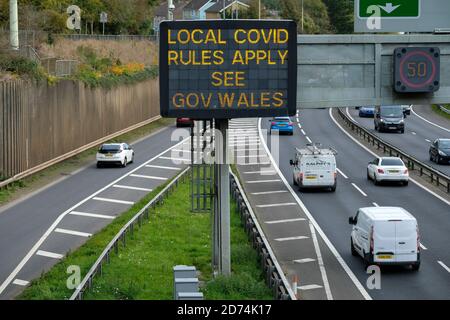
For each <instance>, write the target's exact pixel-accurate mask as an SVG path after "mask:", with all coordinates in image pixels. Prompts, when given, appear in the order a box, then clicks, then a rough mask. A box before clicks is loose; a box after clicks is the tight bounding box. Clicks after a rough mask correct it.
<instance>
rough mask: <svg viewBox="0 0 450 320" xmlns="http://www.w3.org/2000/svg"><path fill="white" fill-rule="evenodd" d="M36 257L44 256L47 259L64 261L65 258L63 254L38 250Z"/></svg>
mask: <svg viewBox="0 0 450 320" xmlns="http://www.w3.org/2000/svg"><path fill="white" fill-rule="evenodd" d="M36 255H38V256H42V257H47V258H52V259H62V258H63V257H64V255H62V254H59V253H54V252H49V251H44V250H38V252H36Z"/></svg>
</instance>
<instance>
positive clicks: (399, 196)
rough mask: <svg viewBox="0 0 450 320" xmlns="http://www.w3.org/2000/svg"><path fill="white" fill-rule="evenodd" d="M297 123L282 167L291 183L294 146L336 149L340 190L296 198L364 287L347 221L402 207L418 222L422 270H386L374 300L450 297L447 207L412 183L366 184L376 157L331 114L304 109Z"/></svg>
mask: <svg viewBox="0 0 450 320" xmlns="http://www.w3.org/2000/svg"><path fill="white" fill-rule="evenodd" d="M298 120H299V122H300V124H299V125H297V126H296V128H295V132H294V136H292V137H291V136H282V137H280V146H279V154H280V155H281V156H280V157H279V158H280V160H279V167H280V169H281V171H282V173H283V175H284V176H285V178H286V179H287V180H288V181H291V180H292V168H291V167H290V165H289V159H290V158H292V157H293V155H294V150H295V147H303V146H305V145H306V144H307V143H310V142H320V143H322V144H323V145H324V146H330V147H333V148H335V149H336V150H337V152H338V155H337V164H338V168H339V170H340V173H339V175H338V186H337V190H336V192H335V193H328V192H313V191H311V192H305V193H300V192H298V191H297V195H298V196H299V197H300V199H301V200H302V201H303V203H304V204H305V206H306V207H307V208H308V210H309V211H310V212H311V214H312V216H313V217H314V218H315V220H316V221H317V223H318V224H319V225H320V227H321V228H322V229H323V231H324V232H325V234H326V235H327V236H328V238H329V239H330V241H331V242H332V244H333V245H334V246H335V247H336V249H337V250H338V252H339V254H340V255H341V256H342V258H343V259H344V260H345V262H346V263H347V264H348V266H349V267H350V268H351V270H352V271H353V272H354V274H355V275H356V276H357V278H358V279H359V280H360V282H361V283H362V284H365V283H366V280H367V277H368V275H367V274H366V273H365V270H364V266H363V261H362V259H361V258H359V257H353V256H352V255H351V252H350V232H351V226H350V225H349V224H348V217H350V216H353V215H354V214H355V213H356V211H357V209H358V208H360V207H367V206H374V205H378V206H400V207H403V208H405V209H406V210H408V211H409V212H411V213H412V214H413V215H414V216H415V217H416V218H417V220H418V223H419V226H420V232H421V244H422V250H421V256H422V265H421V269H420V270H419V271H418V272H413V271H411V270H410V269H407V268H404V267H389V268H388V267H384V268H382V275H381V289H374V290H369V289H367V288H366V289H367V290H368V293H369V294H370V295H371V297H372V298H374V299H450V250H449V248H448V243H449V239H450V238H449V235H448V230H449V228H450V219H449V218H450V205H449V203H448V202H444V201H442V200H439V199H438V198H437V197H435V196H434V195H433V194H431V193H430V192H427V191H426V190H424V189H423V188H421V187H419V186H417V185H416V184H414V183H410V184H409V186H408V187H401V186H397V185H388V186H375V185H374V184H373V182H370V181H368V180H367V178H366V168H367V163H368V162H369V161H371V160H373V159H374V158H375V156H374V155H372V154H370V153H369V152H368V151H367V150H365V149H364V148H363V147H361V146H360V145H358V144H357V143H356V142H355V141H353V140H352V139H351V138H349V137H348V136H347V135H346V134H345V133H344V132H343V131H342V130H341V129H340V128H339V127H338V125H337V124H336V123H335V122H334V121H333V120H332V118H331V115H330V112H329V110H320V109H319V110H302V111H300V113H299V115H298ZM413 121H414V120H413ZM262 126H263V128H267V126H268V121H266V120H263V121H262ZM409 126H411V125H409ZM416 130H417V129H416ZM417 131H418V130H417ZM275 158H278V157H276V156H275ZM291 184H292V182H291ZM296 190H297V189H296Z"/></svg>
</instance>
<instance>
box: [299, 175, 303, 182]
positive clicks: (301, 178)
mask: <svg viewBox="0 0 450 320" xmlns="http://www.w3.org/2000/svg"><path fill="white" fill-rule="evenodd" d="M299 178H300V181H303V173H300V175H299Z"/></svg>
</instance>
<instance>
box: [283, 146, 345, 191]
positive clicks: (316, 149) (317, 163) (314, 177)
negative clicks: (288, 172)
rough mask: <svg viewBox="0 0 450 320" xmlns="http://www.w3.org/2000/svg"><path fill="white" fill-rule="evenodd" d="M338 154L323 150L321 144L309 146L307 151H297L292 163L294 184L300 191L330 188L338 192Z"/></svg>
mask: <svg viewBox="0 0 450 320" xmlns="http://www.w3.org/2000/svg"><path fill="white" fill-rule="evenodd" d="M336 154H337V152H336V151H335V150H334V149H332V148H321V146H320V144H308V145H307V147H306V148H305V149H296V153H295V159H294V160H291V161H290V164H291V166H293V167H294V169H293V171H294V172H293V183H294V185H296V186H298V188H299V190H300V191H303V190H304V189H307V188H328V189H330V190H331V191H332V192H334V191H336V185H337V172H336V170H337V169H336V157H335V155H336Z"/></svg>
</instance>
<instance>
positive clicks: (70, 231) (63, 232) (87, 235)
mask: <svg viewBox="0 0 450 320" xmlns="http://www.w3.org/2000/svg"><path fill="white" fill-rule="evenodd" d="M55 232H57V233H62V234H69V235H72V236H78V237H84V238H89V237H92V234H91V233H87V232H80V231H74V230H68V229H61V228H56V229H55Z"/></svg>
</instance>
